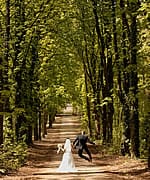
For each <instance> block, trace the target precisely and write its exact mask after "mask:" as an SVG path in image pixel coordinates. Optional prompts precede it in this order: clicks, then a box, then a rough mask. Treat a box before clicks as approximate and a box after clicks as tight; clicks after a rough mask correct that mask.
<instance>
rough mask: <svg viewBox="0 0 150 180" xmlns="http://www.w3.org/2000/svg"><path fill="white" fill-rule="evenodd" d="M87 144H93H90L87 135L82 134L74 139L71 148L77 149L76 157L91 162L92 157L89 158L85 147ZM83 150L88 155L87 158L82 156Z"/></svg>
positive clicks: (89, 154)
mask: <svg viewBox="0 0 150 180" xmlns="http://www.w3.org/2000/svg"><path fill="white" fill-rule="evenodd" d="M87 142H89V143H91V144H95V143H93V142H91V141H90V140H89V138H88V136H87V135H84V134H81V135H79V136H77V137H76V139H75V140H74V142H73V146H74V147H75V148H76V149H78V155H79V156H80V157H81V158H83V159H86V160H88V161H92V156H91V153H90V151H89V149H88V147H87V144H86V143H87ZM83 150H85V152H86V153H87V154H88V156H89V158H88V157H86V156H84V155H83V154H82V153H83Z"/></svg>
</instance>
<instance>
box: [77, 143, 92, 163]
mask: <svg viewBox="0 0 150 180" xmlns="http://www.w3.org/2000/svg"><path fill="white" fill-rule="evenodd" d="M83 150H85V152H86V153H87V154H88V156H89V158H88V157H87V156H84V155H83V154H82V153H83ZM78 154H79V156H80V157H81V158H83V159H85V160H88V161H91V160H92V156H91V153H90V151H89V149H88V147H87V146H85V147H84V148H82V149H79V150H78Z"/></svg>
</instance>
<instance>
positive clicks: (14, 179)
mask: <svg viewBox="0 0 150 180" xmlns="http://www.w3.org/2000/svg"><path fill="white" fill-rule="evenodd" d="M79 133H80V122H79V118H78V117H77V116H71V115H70V116H69V115H66V116H65V115H64V116H59V117H56V120H55V122H54V124H53V127H52V128H51V129H48V134H47V135H46V137H45V138H43V139H42V141H38V142H34V144H33V146H32V147H31V148H29V149H28V160H27V163H26V164H25V166H23V167H21V168H20V169H19V170H18V171H17V172H14V173H10V174H8V175H7V176H0V179H3V180H42V179H44V180H49V179H50V180H58V179H59V180H95V179H96V180H106V179H107V180H108V179H109V180H111V179H112V180H114V179H115V180H123V179H132V180H146V179H150V171H149V170H148V169H147V167H146V163H145V162H143V161H142V160H135V159H129V158H127V157H122V156H117V155H108V154H107V153H106V152H102V151H101V150H100V147H98V146H97V145H96V146H94V145H89V149H90V151H91V152H92V156H93V161H92V163H91V162H87V161H86V160H84V159H81V158H80V157H78V155H77V152H76V150H74V152H73V157H74V161H75V165H76V168H77V170H78V171H77V172H75V173H59V172H57V168H58V166H59V164H60V162H61V158H62V155H63V154H62V153H60V154H57V153H56V151H57V144H59V143H64V141H65V139H66V138H67V137H69V138H70V139H71V141H73V140H74V139H75V137H76V135H77V134H79Z"/></svg>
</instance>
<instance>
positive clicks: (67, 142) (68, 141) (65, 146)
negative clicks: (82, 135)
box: [64, 138, 71, 151]
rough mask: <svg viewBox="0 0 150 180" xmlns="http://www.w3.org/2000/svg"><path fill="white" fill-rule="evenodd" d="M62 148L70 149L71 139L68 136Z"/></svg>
mask: <svg viewBox="0 0 150 180" xmlns="http://www.w3.org/2000/svg"><path fill="white" fill-rule="evenodd" d="M64 149H65V150H66V151H71V141H70V139H69V138H67V139H66V141H65V144H64Z"/></svg>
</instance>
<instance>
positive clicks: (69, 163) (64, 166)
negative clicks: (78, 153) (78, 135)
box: [57, 139, 77, 172]
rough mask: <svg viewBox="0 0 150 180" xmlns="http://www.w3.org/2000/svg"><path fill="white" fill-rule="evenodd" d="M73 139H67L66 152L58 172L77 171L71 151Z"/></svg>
mask: <svg viewBox="0 0 150 180" xmlns="http://www.w3.org/2000/svg"><path fill="white" fill-rule="evenodd" d="M71 149H72V148H71V141H70V139H66V142H65V145H64V154H63V158H62V161H61V163H60V166H59V168H58V170H57V171H58V172H76V171H77V170H76V168H75V163H74V159H73V155H72V151H71Z"/></svg>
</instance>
